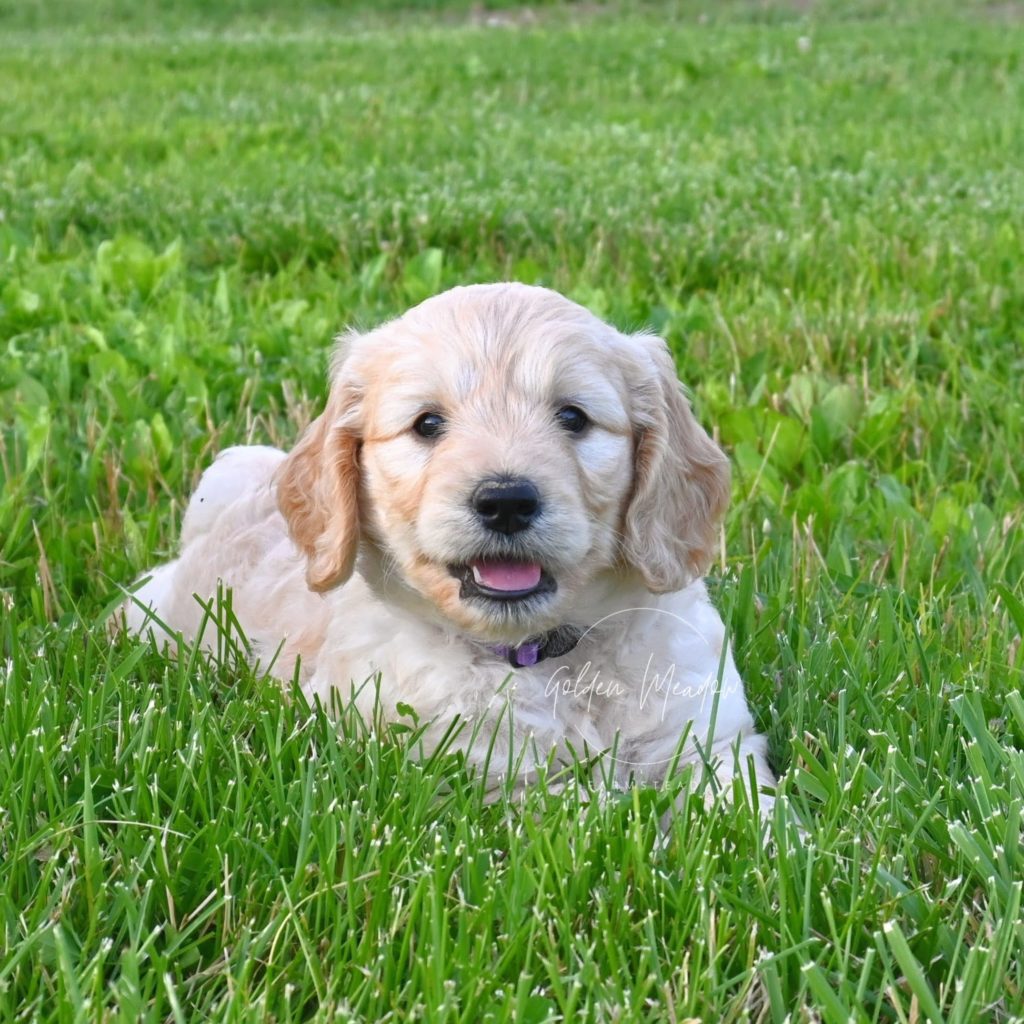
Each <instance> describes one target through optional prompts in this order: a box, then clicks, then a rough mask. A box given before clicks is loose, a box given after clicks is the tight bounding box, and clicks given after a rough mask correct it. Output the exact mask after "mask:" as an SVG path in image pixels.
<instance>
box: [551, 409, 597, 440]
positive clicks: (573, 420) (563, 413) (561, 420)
mask: <svg viewBox="0 0 1024 1024" xmlns="http://www.w3.org/2000/svg"><path fill="white" fill-rule="evenodd" d="M555 418H556V419H557V420H558V424H559V426H560V427H561V428H562V429H563V430H568V431H569V433H570V434H578V433H579V432H580V431H581V430H583V428H584V427H585V426H586V425H587V424H588V423H589V422H590V420H589V419H588V418H587V414H586V413H585V412H584V411H583V410H582V409H578V408H577V407H576V406H575V405H566V406H563V407H562V408H561V409H559V410H558V412H556V413H555Z"/></svg>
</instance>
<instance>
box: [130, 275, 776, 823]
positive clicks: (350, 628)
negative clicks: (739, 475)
mask: <svg viewBox="0 0 1024 1024" xmlns="http://www.w3.org/2000/svg"><path fill="white" fill-rule="evenodd" d="M728 495H729V470H728V464H727V462H726V459H725V456H724V455H723V453H722V452H721V450H720V449H719V448H718V447H717V445H715V444H714V443H713V442H712V441H711V439H710V438H709V437H708V436H707V434H706V433H705V432H704V431H703V430H702V429H701V427H700V426H699V425H698V423H697V422H696V420H695V419H694V417H693V414H692V413H691V411H690V407H689V404H688V403H687V401H686V398H685V397H684V394H683V391H682V389H681V387H680V384H679V381H678V380H677V377H676V372H675V367H674V365H673V362H672V359H671V357H670V355H669V352H668V349H667V348H666V346H665V343H664V342H663V341H661V339H659V338H656V337H652V336H649V335H646V334H638V335H625V334H621V333H620V332H619V331H617V330H615V329H614V328H612V327H610V326H609V325H607V324H605V323H603V322H602V321H600V320H599V319H597V318H596V317H595V316H593V315H592V314H591V313H589V312H588V311H587V310H585V309H583V308H582V307H580V306H578V305H576V304H575V303H573V302H570V301H569V300H568V299H565V298H563V297H562V296H561V295H558V294H557V293H555V292H552V291H548V290H546V289H543V288H533V287H527V286H525V285H518V284H496V285H479V286H472V287H466V288H454V289H452V290H451V291H448V292H445V293H444V294H442V295H438V296H436V297H434V298H432V299H429V300H428V301H426V302H424V303H423V304H422V305H420V306H417V307H416V308H415V309H412V310H410V311H409V312H408V313H406V314H405V315H404V316H402V317H400V318H399V319H397V320H394V321H392V322H391V323H387V324H384V325H383V326H382V327H379V328H377V329H376V330H374V331H370V332H369V333H366V334H357V333H349V334H348V335H346V336H345V337H343V338H342V339H341V342H340V344H339V346H338V350H337V352H336V355H335V358H334V362H333V365H332V369H331V374H330V395H329V397H328V401H327V407H326V409H325V410H324V413H323V415H322V416H320V418H319V419H317V420H316V421H315V422H314V423H313V424H312V425H311V426H310V428H309V429H308V430H307V431H306V433H305V434H304V436H303V437H302V439H301V440H300V441H299V443H298V444H297V445H296V447H295V448H294V449H293V450H292V451H291V452H290V453H288V454H287V455H286V454H285V453H284V452H280V451H277V450H275V449H272V448H264V447H241V448H230V449H228V450H227V451H225V452H223V453H222V454H221V455H220V456H219V457H218V459H217V460H216V462H215V463H214V465H213V466H212V467H211V468H210V469H208V470H207V471H206V473H205V474H204V476H203V478H202V480H201V481H200V484H199V487H198V489H197V490H196V493H195V494H194V495H193V496H192V499H191V502H190V504H189V507H188V511H187V512H186V515H185V522H184V527H183V531H182V542H181V554H180V556H179V557H178V559H177V560H176V561H173V562H171V563H169V564H167V565H164V566H160V567H159V568H157V569H155V570H154V571H153V572H152V573H151V574H150V578H149V579H148V581H147V582H146V583H145V584H144V585H143V586H142V587H141V589H139V590H138V591H137V593H136V594H135V596H134V598H133V599H132V601H130V602H129V603H128V604H127V605H126V608H125V613H126V615H127V619H128V624H129V627H130V628H131V629H133V630H134V631H136V632H141V631H143V630H148V629H149V628H152V627H153V624H154V618H155V619H159V620H160V622H162V623H164V624H166V625H167V626H168V627H170V628H172V629H174V630H178V631H181V632H182V633H183V634H184V635H185V636H186V638H195V636H196V633H197V631H198V630H199V629H200V625H201V623H202V622H203V618H204V611H203V607H202V605H201V604H200V601H199V600H198V599H200V598H201V599H204V600H205V601H207V603H208V599H209V598H210V597H211V596H212V595H214V594H215V593H216V592H217V588H218V584H222V585H223V586H224V587H229V588H231V590H232V592H233V611H234V614H235V616H236V617H237V619H238V621H239V623H240V624H241V626H242V629H243V630H244V632H245V635H246V637H247V638H248V641H249V644H250V647H251V651H252V653H253V655H254V656H256V657H259V658H262V659H263V660H264V663H267V662H271V671H272V672H273V673H274V674H275V675H276V676H278V677H279V678H281V679H282V680H285V681H289V680H291V679H293V678H297V679H298V681H299V684H300V685H301V687H302V689H303V690H304V692H305V693H306V694H307V695H308V696H310V697H313V696H317V697H320V698H321V699H322V700H323V701H324V702H325V703H328V698H329V696H330V692H331V691H332V690H338V691H340V692H341V694H342V696H343V697H344V698H345V699H346V700H349V699H351V700H353V701H354V702H355V704H356V706H357V707H358V708H359V709H360V710H361V711H363V712H364V713H366V714H370V713H372V711H373V708H374V702H375V700H376V699H377V698H378V696H379V701H380V706H381V709H382V711H383V713H384V714H385V715H388V716H392V717H397V716H398V715H399V711H398V710H397V708H398V706H399V705H400V704H405V705H411V706H412V708H414V709H415V711H416V712H417V714H418V716H419V718H420V721H421V722H425V723H429V725H428V727H427V731H426V734H425V740H426V742H427V743H428V744H430V743H432V742H437V741H438V740H439V739H440V737H442V736H444V735H445V733H446V732H447V731H449V729H450V727H451V725H452V723H453V721H455V720H456V719H458V720H459V721H461V722H462V723H463V725H462V730H461V732H460V733H459V734H458V736H457V737H456V739H455V743H456V745H461V746H462V748H463V749H464V750H465V752H466V754H467V757H468V758H469V760H470V761H471V763H473V764H475V765H479V766H482V767H485V768H486V770H487V771H488V772H490V773H491V774H492V776H494V777H499V776H502V775H504V774H506V773H508V772H509V771H510V770H511V771H512V772H513V773H514V774H515V775H516V776H518V777H520V778H521V779H526V778H528V777H529V776H530V774H531V772H532V771H533V770H534V769H535V768H536V766H537V764H538V763H544V762H546V761H547V760H548V759H549V757H551V756H553V760H554V763H555V764H558V763H564V762H566V761H568V760H569V759H570V758H571V756H572V753H573V752H574V751H575V752H576V753H577V754H579V755H583V754H588V755H595V754H603V764H604V772H603V774H604V778H605V779H611V780H612V781H613V782H616V783H619V784H623V783H627V782H629V781H630V780H638V781H644V782H647V781H655V782H656V781H660V780H661V779H662V778H663V777H664V775H665V773H666V771H668V770H669V769H670V767H673V766H676V767H677V766H679V765H681V764H686V763H696V764H698V765H700V766H708V767H710V768H711V770H712V772H713V774H714V776H715V782H716V783H717V784H718V785H719V786H724V787H725V788H726V789H729V788H731V785H730V782H729V780H730V779H731V778H732V775H733V773H734V772H736V771H737V770H738V771H739V773H740V774H741V776H742V777H743V778H744V779H751V778H753V779H755V780H756V782H757V783H758V784H760V785H765V786H771V785H772V784H773V783H774V779H773V776H772V773H771V771H770V769H769V767H768V763H767V761H766V758H765V741H764V739H763V737H761V736H759V735H758V734H757V733H756V732H755V731H754V726H753V722H752V719H751V716H750V712H749V710H748V707H747V702H746V699H745V696H744V692H743V684H742V682H741V680H740V678H739V676H738V674H737V671H736V667H735V665H734V664H733V659H732V655H731V653H730V651H729V648H728V645H727V643H726V638H725V632H724V628H723V626H722V622H721V619H720V618H719V616H718V614H717V612H716V611H715V609H714V607H713V606H712V605H711V603H710V601H709V600H708V596H707V592H706V590H705V587H704V583H703V582H702V579H701V577H702V574H703V572H704V570H705V568H706V567H707V565H708V563H709V561H710V560H711V557H712V552H713V551H714V548H715V544H716V538H717V532H718V526H719V521H720V519H721V516H722V514H723V512H724V510H725V507H726V503H727V500H728ZM204 642H205V643H206V644H207V645H208V646H210V647H215V646H216V638H214V637H212V636H206V637H204ZM378 677H379V683H378V682H377V678H378ZM378 687H379V692H378ZM510 765H511V766H512V767H511V769H510ZM698 774H699V773H698ZM769 800H770V798H769V797H764V796H763V797H762V798H761V803H762V805H764V804H765V803H767V802H769Z"/></svg>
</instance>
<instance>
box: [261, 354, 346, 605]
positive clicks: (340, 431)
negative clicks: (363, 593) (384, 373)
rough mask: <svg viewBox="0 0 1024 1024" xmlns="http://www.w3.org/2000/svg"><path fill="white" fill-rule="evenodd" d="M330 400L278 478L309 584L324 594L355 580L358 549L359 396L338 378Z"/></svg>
mask: <svg viewBox="0 0 1024 1024" xmlns="http://www.w3.org/2000/svg"><path fill="white" fill-rule="evenodd" d="M332 376H333V378H334V383H333V385H332V387H331V396H330V398H329V400H328V403H327V408H326V409H325V410H324V412H323V415H322V416H320V417H319V418H318V419H316V420H314V422H313V423H311V424H310V426H309V428H308V429H307V430H306V432H305V433H304V434H303V435H302V438H301V439H300V440H299V443H298V444H297V445H296V446H295V448H294V449H293V450H292V452H291V454H289V456H288V458H287V459H286V460H285V462H284V464H283V465H282V467H281V469H280V470H279V471H278V475H277V503H278V507H279V508H280V510H281V513H282V515H283V516H284V518H285V520H286V522H287V523H288V531H289V533H290V534H291V537H292V540H294V541H295V543H296V545H298V547H299V548H300V550H302V552H303V553H304V554H305V555H306V559H307V562H306V582H307V583H308V585H309V589H310V590H314V591H316V592H317V593H322V592H323V591H325V590H331V589H332V588H333V587H336V586H338V585H339V584H341V583H344V582H345V581H346V580H347V579H348V578H349V576H351V575H352V569H353V567H354V566H355V560H356V551H357V548H358V544H359V436H358V431H357V430H356V428H355V422H354V421H355V415H354V410H355V401H356V398H355V393H354V390H353V389H352V388H351V386H349V385H347V384H346V383H345V382H344V381H343V379H342V373H341V368H340V367H339V368H338V369H337V370H336V371H335V372H334V373H333V374H332Z"/></svg>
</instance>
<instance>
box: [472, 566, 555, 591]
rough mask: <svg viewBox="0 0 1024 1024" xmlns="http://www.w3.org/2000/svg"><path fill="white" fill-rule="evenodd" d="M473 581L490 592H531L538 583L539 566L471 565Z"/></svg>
mask: <svg viewBox="0 0 1024 1024" xmlns="http://www.w3.org/2000/svg"><path fill="white" fill-rule="evenodd" d="M472 567H473V579H475V580H476V582H477V583H479V584H480V585H481V586H483V587H490V588H491V590H509V591H512V590H532V589H533V588H534V587H535V586H537V584H538V583H540V566H539V565H537V563H536V562H485V561H483V560H480V561H476V562H473V563H472Z"/></svg>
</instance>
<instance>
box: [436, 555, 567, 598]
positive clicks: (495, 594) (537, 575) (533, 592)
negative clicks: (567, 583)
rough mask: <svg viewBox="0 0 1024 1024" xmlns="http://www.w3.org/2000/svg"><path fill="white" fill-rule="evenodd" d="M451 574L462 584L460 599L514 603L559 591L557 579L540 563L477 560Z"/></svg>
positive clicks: (450, 569) (449, 567) (450, 567)
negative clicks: (481, 599)
mask: <svg viewBox="0 0 1024 1024" xmlns="http://www.w3.org/2000/svg"><path fill="white" fill-rule="evenodd" d="M448 571H449V572H450V573H451V574H452V575H453V576H454V577H455V578H456V579H457V580H459V582H460V583H461V587H460V588H459V596H460V597H461V598H463V600H465V599H467V598H478V599H479V598H483V599H485V600H488V601H496V602H505V603H511V602H515V601H525V600H527V599H528V598H531V597H538V596H540V595H541V594H553V593H554V592H555V591H556V590H557V589H558V584H557V583H556V582H555V578H554V577H553V576H552V575H551V574H550V573H549V572H548V571H547V570H546V569H545V568H544V567H543V566H542V565H540V563H539V562H516V561H511V560H505V559H498V558H476V559H474V560H473V561H472V562H468V563H467V564H465V565H450V566H448Z"/></svg>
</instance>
